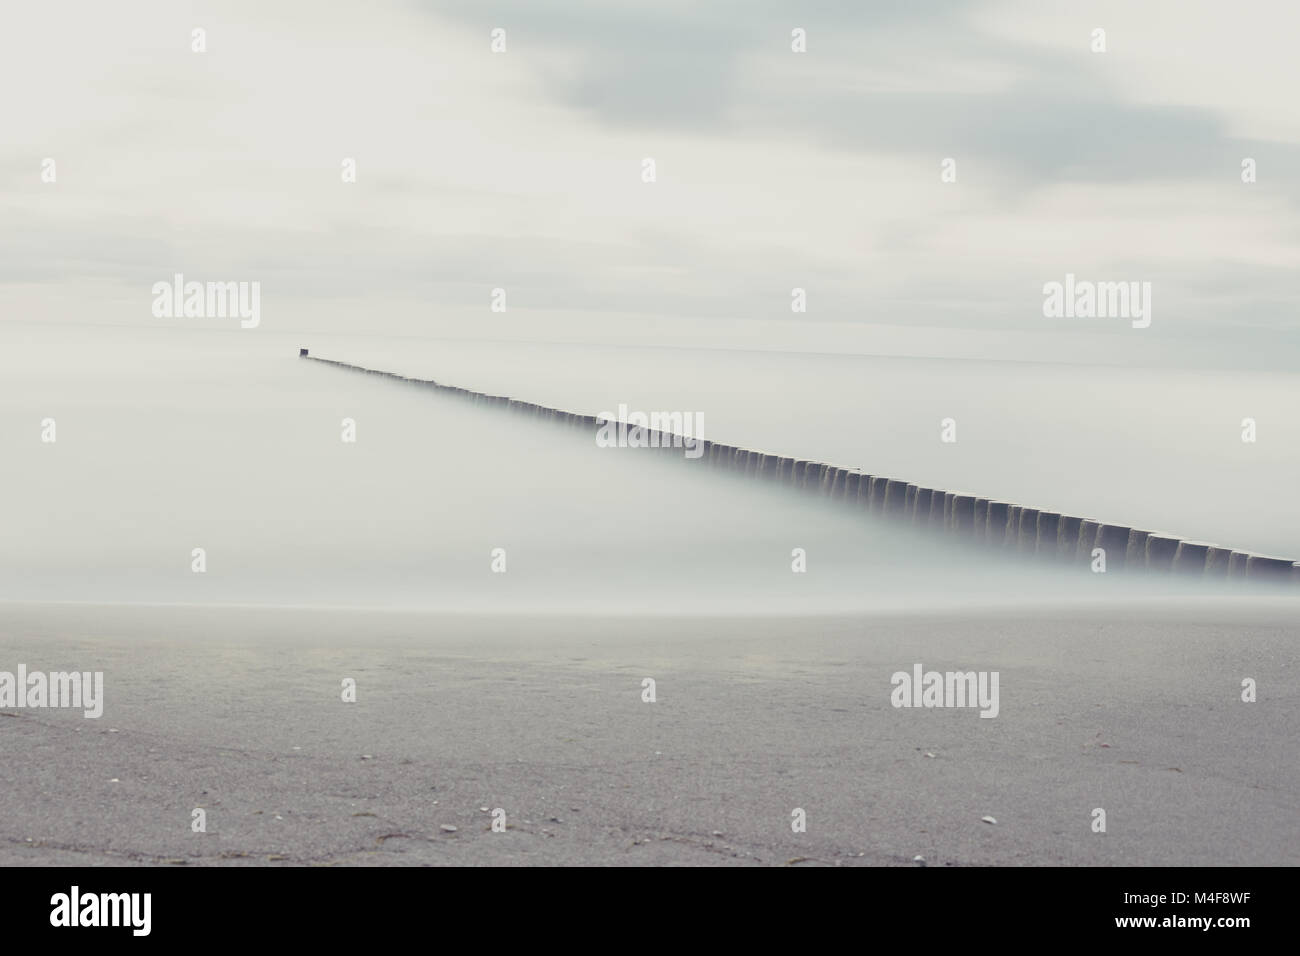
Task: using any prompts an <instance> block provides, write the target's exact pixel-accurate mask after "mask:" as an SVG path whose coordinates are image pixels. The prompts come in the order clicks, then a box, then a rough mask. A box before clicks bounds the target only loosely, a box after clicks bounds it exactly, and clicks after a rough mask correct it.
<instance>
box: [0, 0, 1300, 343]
mask: <svg viewBox="0 0 1300 956" xmlns="http://www.w3.org/2000/svg"><path fill="white" fill-rule="evenodd" d="M5 20H6V23H5V28H4V30H3V32H0V83H3V87H4V89H5V90H6V91H7V92H6V95H5V96H4V97H3V99H0V131H2V135H0V184H2V187H3V188H2V191H0V218H2V219H3V223H4V227H3V229H2V230H0V319H26V320H32V319H38V320H42V321H55V322H87V321H103V322H111V323H121V324H151V323H157V321H158V320H155V319H153V317H152V316H151V314H150V305H151V302H152V294H151V291H150V289H151V286H152V284H153V283H154V282H157V281H159V280H167V279H169V278H170V277H171V276H172V275H173V273H176V272H181V273H184V274H185V276H186V277H187V278H188V279H198V280H201V281H202V280H222V281H239V280H248V281H252V280H257V281H260V282H261V284H262V327H263V329H264V330H267V331H272V332H273V331H277V330H280V331H289V330H293V331H296V330H300V329H328V330H333V331H337V332H342V333H346V334H357V335H370V334H376V333H390V334H410V333H415V334H428V335H444V334H454V335H459V336H482V337H486V338H491V337H494V336H506V337H509V336H521V337H531V338H535V339H548V338H563V337H566V336H572V335H574V334H579V335H580V336H581V337H584V338H587V339H591V340H599V339H601V338H606V337H608V338H611V339H612V338H617V337H618V336H619V334H620V333H621V331H622V330H626V329H627V328H633V327H635V328H639V329H642V330H647V329H648V330H651V332H652V333H653V330H656V329H658V330H664V334H665V335H668V330H673V329H678V330H680V329H689V328H713V329H719V330H724V332H723V333H721V334H722V338H723V339H725V338H726V337H727V336H728V335H732V334H733V332H734V334H735V335H736V336H737V341H740V340H742V339H745V336H746V335H748V339H747V341H756V340H762V338H763V336H764V335H767V334H769V333H768V332H766V331H764V330H771V329H774V328H778V327H784V328H785V329H786V333H787V335H790V334H792V335H793V336H794V337H795V338H796V339H797V338H798V337H799V336H800V335H802V334H803V330H809V334H810V336H811V330H813V329H815V328H817V327H819V326H820V324H822V323H833V324H835V325H834V326H833V327H835V328H842V327H843V326H845V325H850V326H857V325H872V324H882V323H883V324H886V325H891V326H899V327H902V328H904V329H908V328H910V329H913V330H915V329H921V328H927V327H928V328H931V329H933V328H960V329H962V330H963V331H962V333H961V334H963V335H967V336H970V335H983V334H986V333H987V334H988V336H989V337H990V338H989V341H995V340H996V336H998V335H1003V336H1005V335H1007V334H1008V333H1010V334H1013V335H1014V334H1023V335H1025V336H1042V335H1044V334H1045V333H1046V334H1055V333H1056V332H1058V331H1062V329H1061V327H1060V325H1059V323H1058V324H1057V325H1056V326H1052V324H1051V320H1048V319H1045V318H1043V315H1042V301H1043V295H1042V286H1043V284H1044V283H1045V282H1049V281H1052V280H1060V279H1062V278H1063V277H1064V275H1065V273H1067V272H1073V273H1075V274H1076V275H1078V276H1079V277H1081V278H1090V279H1097V280H1138V281H1150V282H1152V283H1153V287H1154V294H1153V295H1154V310H1153V311H1154V321H1153V324H1152V327H1151V328H1150V329H1147V330H1142V331H1136V330H1133V331H1128V330H1126V329H1125V327H1124V326H1125V324H1124V323H1112V324H1111V325H1109V326H1107V325H1106V324H1105V323H1103V322H1097V323H1095V324H1094V325H1091V326H1089V325H1088V324H1087V323H1086V322H1082V323H1076V324H1075V325H1072V326H1071V327H1070V329H1068V330H1065V331H1068V332H1069V333H1070V334H1073V333H1075V332H1082V333H1086V334H1093V333H1096V334H1106V335H1109V336H1110V339H1108V341H1111V342H1113V343H1114V347H1115V348H1117V349H1123V348H1126V347H1127V343H1128V342H1130V341H1136V338H1135V337H1136V336H1146V337H1147V341H1146V342H1145V343H1144V347H1145V348H1148V349H1149V348H1150V345H1151V342H1157V343H1173V344H1186V343H1196V342H1201V343H1205V342H1210V343H1212V345H1213V348H1214V349H1215V350H1219V351H1222V352H1223V354H1228V353H1230V352H1232V351H1233V350H1234V349H1236V350H1237V351H1238V352H1241V353H1243V354H1253V353H1269V354H1287V353H1285V350H1284V349H1285V347H1294V344H1295V341H1296V340H1297V338H1300V319H1297V310H1296V305H1297V296H1298V295H1300V292H1298V291H1297V288H1296V284H1295V282H1294V276H1295V274H1296V272H1295V270H1296V268H1297V266H1300V230H1298V228H1297V224H1298V220H1297V216H1296V211H1297V202H1298V200H1300V149H1298V148H1297V144H1298V143H1300V110H1297V109H1296V105H1295V102H1294V100H1295V96H1296V90H1297V89H1300V82H1297V81H1298V80H1300V66H1297V62H1298V61H1297V58H1296V56H1295V54H1294V50H1293V48H1292V44H1293V41H1294V37H1295V36H1297V35H1298V34H1300V31H1298V29H1297V28H1300V6H1297V5H1295V4H1291V3H1283V2H1255V3H1251V2H1238V3H1234V4H1232V5H1231V6H1227V5H1225V4H1223V3H1221V2H1213V0H1203V2H1197V0H1168V2H1143V3H1140V4H1135V3H1131V2H1113V3H1110V2H1092V3H1083V2H1075V0H1071V2H1052V0H1032V2H1021V3H1010V2H977V0H969V2H967V0H930V2H925V0H916V2H903V0H898V2H893V0H890V2H878V0H859V2H821V3H817V2H802V3H795V2H791V3H782V2H759V0H753V2H736V3H724V2H708V3H703V2H665V0H654V2H636V3H612V2H597V0H591V2H579V0H553V2H544V0H505V2H475V3H435V2H426V3H418V2H389V3H385V2H376V3H367V4H327V3H319V2H298V0H277V2H264V0H258V2H242V0H235V2H221V3H198V2H196V3H186V4H181V3H175V2H166V0H158V2H135V3H131V4H128V5H120V4H104V3H89V2H78V3H65V2H58V0H49V2H43V3H39V4H14V5H11V6H10V8H9V9H7V10H6V14H5ZM1099 27H1100V28H1102V29H1104V30H1105V31H1106V45H1107V51H1106V52H1105V53H1094V52H1092V50H1091V49H1090V47H1091V44H1092V42H1093V41H1092V31H1093V30H1094V29H1096V28H1099ZM194 28H202V29H204V30H205V31H206V44H207V51H206V52H205V53H195V52H192V50H191V42H192V39H191V31H192V30H193V29H194ZM494 28H502V29H504V30H505V31H506V45H507V52H505V53H501V54H494V53H492V52H491V49H490V44H491V31H492V30H493V29H494ZM795 28H802V29H804V30H806V32H807V52H806V53H802V54H800V53H794V52H792V50H791V31H792V30H793V29H795ZM345 157H354V158H355V159H356V163H357V182H356V183H354V184H346V183H343V182H342V181H341V176H340V171H341V163H342V161H343V159H344V158H345ZM646 157H651V158H653V159H654V160H655V164H656V172H657V181H656V182H655V183H653V184H649V183H644V182H642V160H643V159H644V158H646ZM945 157H952V158H953V159H955V160H956V171H957V181H956V182H955V183H943V182H941V180H940V163H941V161H942V160H943V159H944V158H945ZM1246 157H1251V158H1253V159H1255V160H1256V162H1257V164H1258V173H1257V175H1258V182H1256V183H1254V184H1251V185H1246V184H1243V183H1242V181H1241V162H1242V159H1243V158H1246ZM46 158H53V159H54V160H55V162H56V169H57V182H55V183H53V184H48V183H42V182H41V164H42V161H43V160H44V159H46ZM495 287H504V288H505V289H506V290H507V297H508V298H507V301H508V309H509V312H508V314H507V315H505V316H502V315H499V314H494V313H492V312H491V311H489V308H488V306H489V301H490V295H491V290H492V289H493V288H495ZM794 287H802V288H805V289H806V290H807V296H808V312H807V314H806V315H794V314H792V313H791V310H790V299H791V291H790V290H791V289H792V288H794ZM173 321H174V320H173ZM791 323H794V324H793V325H791ZM575 329H577V330H579V332H578V333H575V332H574V331H573V330H575ZM791 329H794V331H793V332H792V333H791V331H790V330H791ZM742 330H749V331H748V332H744V331H742ZM754 330H758V331H757V332H755V331H754ZM1121 332H1124V333H1125V334H1124V335H1123V336H1122V337H1121V336H1120V335H1119V333H1121ZM815 338H816V337H815V336H813V337H810V339H809V341H813V340H814V339H815ZM816 340H817V341H825V339H824V338H822V339H816ZM851 340H852V339H851V336H850V337H849V338H845V339H844V341H846V342H847V341H851ZM1162 347H1163V346H1162ZM1279 348H1281V349H1283V351H1282V352H1280V353H1279V352H1276V349H1279ZM1291 354H1294V353H1291Z"/></svg>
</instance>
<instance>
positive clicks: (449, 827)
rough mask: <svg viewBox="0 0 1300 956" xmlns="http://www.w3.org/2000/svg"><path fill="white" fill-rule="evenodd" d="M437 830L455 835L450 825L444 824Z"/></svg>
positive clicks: (454, 830)
mask: <svg viewBox="0 0 1300 956" xmlns="http://www.w3.org/2000/svg"><path fill="white" fill-rule="evenodd" d="M438 829H439V830H444V831H446V832H447V833H455V832H456V828H455V827H454V826H452V825H451V824H450V823H444V824H443V825H442V826H440V827H439V828H438Z"/></svg>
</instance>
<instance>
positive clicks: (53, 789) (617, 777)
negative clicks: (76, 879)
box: [0, 599, 1300, 866]
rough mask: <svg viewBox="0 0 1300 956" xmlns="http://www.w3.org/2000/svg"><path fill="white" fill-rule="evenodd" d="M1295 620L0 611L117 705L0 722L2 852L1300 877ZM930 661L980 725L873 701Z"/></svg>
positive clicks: (88, 859)
mask: <svg viewBox="0 0 1300 956" xmlns="http://www.w3.org/2000/svg"><path fill="white" fill-rule="evenodd" d="M1294 621H1295V618H1294V611H1293V609H1292V605H1291V604H1288V603H1285V602H1276V603H1269V602H1267V601H1264V600H1261V599H1243V600H1241V601H1232V600H1228V599H1216V600H1214V601H1210V600H1206V601H1202V602H1197V601H1194V600H1193V601H1180V602H1179V603H1178V604H1177V605H1172V604H1167V603H1154V602H1149V603H1146V604H1134V605H1130V606H1125V607H1112V608H1107V609H1091V610H1090V609H1088V608H1087V607H1084V606H1080V607H1077V608H1068V607H1055V608H1053V609H1051V610H1042V611H1034V610H1032V609H1028V610H1027V609H1024V608H1021V609H1019V610H1017V611H1015V612H1014V613H1013V612H1010V611H1006V612H1000V611H997V610H996V609H994V610H983V611H975V612H969V613H963V614H960V615H957V614H951V615H940V614H933V613H929V614H927V613H926V612H925V611H924V610H923V609H922V608H917V609H915V610H913V611H912V612H910V613H909V614H908V615H907V616H906V617H903V616H901V615H881V616H874V617H871V616H858V617H815V616H804V617H787V618H774V617H764V618H756V619H751V620H746V619H737V618H723V617H694V618H690V619H678V618H673V617H670V616H663V617H644V616H642V617H560V616H550V617H537V616H524V615H502V616H496V617H493V616H447V615H433V614H424V613H401V612H356V611H345V610H294V609H254V608H214V607H194V606H189V607H186V606H154V607H130V606H96V605H70V604H65V605H28V604H16V603H9V604H3V605H0V644H2V645H3V647H4V650H5V658H6V659H5V661H4V662H3V663H2V664H0V667H5V668H8V669H10V670H12V669H13V666H14V665H15V664H16V663H18V662H23V663H26V665H27V666H28V667H29V668H30V669H37V668H41V669H46V670H60V669H72V668H76V669H80V670H102V671H103V672H104V686H105V707H104V714H103V716H102V717H101V718H99V719H97V720H96V719H87V718H85V717H83V716H82V715H81V713H80V712H78V711H69V710H50V709H46V710H37V709H16V708H5V709H3V710H2V711H0V745H2V746H3V750H4V754H5V757H6V759H5V760H4V761H3V763H2V764H0V780H2V786H0V864H4V865H15V864H17V865H55V864H75V865H132V864H144V865H150V864H168V865H249V864H272V865H274V864H281V865H321V866H335V865H340V866H342V865H358V864H360V865H447V864H450V865H492V864H515V865H528V864H537V865H547V864H574V863H586V864H600V865H645V864H680V865H718V864H723V865H742V864H750V865H790V864H793V865H851V864H867V865H906V866H915V865H919V864H917V863H914V862H913V860H914V858H915V857H917V856H921V857H923V858H924V860H925V863H926V865H928V866H963V865H986V864H1006V865H1057V864H1064V865H1090V866H1111V865H1141V866H1146V865H1163V864H1173V865H1182V864H1191V865H1207V866H1215V865H1230V864H1232V865H1262V864H1263V865H1295V864H1297V863H1300V796H1298V794H1300V760H1298V759H1297V756H1298V753H1297V751H1298V745H1297V740H1300V706H1297V705H1298V704H1300V692H1297V690H1296V686H1297V682H1296V677H1297V674H1296V664H1295V657H1294V653H1293V650H1294V641H1295V629H1294ZM918 662H919V663H923V664H924V666H925V667H926V668H931V667H933V668H937V669H940V670H950V669H962V670H965V669H991V670H996V671H998V672H999V673H1000V676H1001V684H1000V686H1001V702H1000V712H999V715H998V717H997V718H996V719H987V720H986V719H981V718H980V717H979V714H978V713H977V712H976V711H975V710H971V709H956V708H954V709H929V710H927V709H899V708H894V707H892V706H891V704H890V675H891V674H892V673H893V672H895V671H899V670H907V669H910V668H911V667H912V665H913V664H914V663H918ZM647 677H649V678H653V679H654V681H655V682H656V683H655V687H656V700H655V702H654V703H646V702H643V700H642V692H643V691H642V681H643V679H645V678H647ZM1246 677H1251V678H1254V679H1255V680H1256V681H1257V682H1258V695H1259V697H1258V701H1257V702H1255V703H1243V702H1242V701H1241V687H1240V683H1241V680H1242V679H1243V678H1246ZM344 678H353V679H354V680H355V681H356V688H357V692H356V702H355V703H345V702H343V700H342V699H341V697H342V694H341V690H340V687H341V684H342V681H343V679H344ZM1099 807H1100V808H1104V809H1105V810H1106V813H1107V823H1108V826H1107V832H1105V833H1094V832H1092V830H1091V828H1090V824H1091V822H1092V816H1091V814H1092V811H1093V810H1094V808H1099ZM195 808H202V809H203V810H204V811H205V812H206V815H207V819H206V825H207V832H205V833H195V832H192V830H191V820H192V811H193V810H194V809H195ZM484 808H487V810H486V811H485V810H484ZM496 808H501V809H502V810H504V811H505V814H506V820H507V824H508V825H507V828H506V830H505V832H503V833H500V832H493V831H492V828H491V822H492V815H491V813H490V811H492V810H495V809H496ZM796 808H799V809H803V810H804V811H805V813H806V818H807V828H806V832H803V833H795V832H792V829H791V819H792V817H791V814H792V811H793V810H795V809H796ZM986 816H987V817H991V818H993V819H995V820H996V821H997V822H996V824H992V823H987V822H984V821H983V820H982V818H983V817H986ZM445 827H455V828H456V829H455V830H448V829H445Z"/></svg>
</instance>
